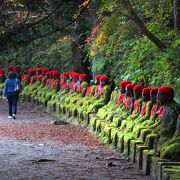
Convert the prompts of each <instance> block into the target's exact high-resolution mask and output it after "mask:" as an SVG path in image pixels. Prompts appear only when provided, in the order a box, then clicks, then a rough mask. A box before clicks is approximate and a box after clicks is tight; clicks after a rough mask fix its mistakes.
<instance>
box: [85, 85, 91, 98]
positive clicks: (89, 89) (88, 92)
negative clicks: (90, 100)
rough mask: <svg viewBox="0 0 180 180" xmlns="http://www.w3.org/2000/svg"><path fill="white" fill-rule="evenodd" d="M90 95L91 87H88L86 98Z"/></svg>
mask: <svg viewBox="0 0 180 180" xmlns="http://www.w3.org/2000/svg"><path fill="white" fill-rule="evenodd" d="M90 93H91V86H90V87H87V90H86V96H89V94H90Z"/></svg>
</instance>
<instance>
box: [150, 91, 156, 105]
mask: <svg viewBox="0 0 180 180" xmlns="http://www.w3.org/2000/svg"><path fill="white" fill-rule="evenodd" d="M150 100H151V102H152V103H156V100H157V98H156V94H153V93H151V94H150Z"/></svg>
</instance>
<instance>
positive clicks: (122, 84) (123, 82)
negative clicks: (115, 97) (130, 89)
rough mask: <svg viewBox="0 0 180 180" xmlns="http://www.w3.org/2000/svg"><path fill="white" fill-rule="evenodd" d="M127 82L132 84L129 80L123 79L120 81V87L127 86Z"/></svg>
mask: <svg viewBox="0 0 180 180" xmlns="http://www.w3.org/2000/svg"><path fill="white" fill-rule="evenodd" d="M127 84H131V82H130V81H129V80H123V81H121V82H120V83H119V87H126V85H127Z"/></svg>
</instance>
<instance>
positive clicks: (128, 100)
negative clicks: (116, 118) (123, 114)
mask: <svg viewBox="0 0 180 180" xmlns="http://www.w3.org/2000/svg"><path fill="white" fill-rule="evenodd" d="M130 100H131V97H127V98H126V103H125V106H126V109H127V108H128V107H129V104H130Z"/></svg>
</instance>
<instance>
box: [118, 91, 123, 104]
mask: <svg viewBox="0 0 180 180" xmlns="http://www.w3.org/2000/svg"><path fill="white" fill-rule="evenodd" d="M123 99H124V93H123V94H120V95H119V97H118V102H121V103H122V102H123Z"/></svg>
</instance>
